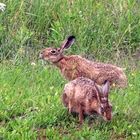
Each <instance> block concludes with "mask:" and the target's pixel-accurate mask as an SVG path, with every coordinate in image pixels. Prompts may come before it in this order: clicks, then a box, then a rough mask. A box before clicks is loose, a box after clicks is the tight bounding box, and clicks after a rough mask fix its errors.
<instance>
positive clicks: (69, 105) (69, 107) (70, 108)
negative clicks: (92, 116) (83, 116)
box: [68, 99, 72, 114]
mask: <svg viewBox="0 0 140 140" xmlns="http://www.w3.org/2000/svg"><path fill="white" fill-rule="evenodd" d="M68 109H69V113H70V114H71V112H72V101H71V99H69V102H68Z"/></svg>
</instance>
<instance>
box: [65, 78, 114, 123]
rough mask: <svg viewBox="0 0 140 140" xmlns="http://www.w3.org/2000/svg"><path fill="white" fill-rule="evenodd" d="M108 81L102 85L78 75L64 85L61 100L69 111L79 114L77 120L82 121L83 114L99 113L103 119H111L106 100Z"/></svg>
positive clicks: (110, 110) (109, 107) (108, 103)
mask: <svg viewBox="0 0 140 140" xmlns="http://www.w3.org/2000/svg"><path fill="white" fill-rule="evenodd" d="M109 85H110V84H109V82H108V81H105V83H104V84H103V86H102V87H100V86H98V85H97V84H96V83H95V82H94V81H93V80H91V79H88V78H85V77H78V78H76V79H75V80H73V81H70V82H69V83H68V84H66V85H65V87H64V91H63V94H62V101H63V104H64V105H65V107H67V108H68V110H69V113H72V112H75V113H78V114H79V121H80V123H83V115H84V114H86V115H92V114H93V113H95V112H96V113H98V114H100V115H101V116H102V117H103V119H104V120H105V121H109V120H111V119H112V106H111V104H110V102H109V100H108V94H109Z"/></svg>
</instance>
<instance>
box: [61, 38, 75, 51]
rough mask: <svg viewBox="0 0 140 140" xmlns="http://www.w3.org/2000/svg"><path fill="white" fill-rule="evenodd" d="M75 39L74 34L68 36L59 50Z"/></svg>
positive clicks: (66, 47)
mask: <svg viewBox="0 0 140 140" xmlns="http://www.w3.org/2000/svg"><path fill="white" fill-rule="evenodd" d="M74 41H75V36H69V37H68V38H67V39H66V40H65V41H64V43H63V44H62V45H61V47H60V50H61V51H62V50H63V49H68V48H69V47H70V46H71V45H72V44H73V43H74Z"/></svg>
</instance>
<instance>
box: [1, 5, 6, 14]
mask: <svg viewBox="0 0 140 140" xmlns="http://www.w3.org/2000/svg"><path fill="white" fill-rule="evenodd" d="M5 6H6V5H5V4H4V3H0V10H1V11H2V12H3V11H4V10H5Z"/></svg>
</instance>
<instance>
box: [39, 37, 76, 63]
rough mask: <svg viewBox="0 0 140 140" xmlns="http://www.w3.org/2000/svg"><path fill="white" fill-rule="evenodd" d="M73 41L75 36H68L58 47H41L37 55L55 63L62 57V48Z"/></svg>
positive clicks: (68, 45)
mask: <svg viewBox="0 0 140 140" xmlns="http://www.w3.org/2000/svg"><path fill="white" fill-rule="evenodd" d="M74 41H75V36H69V37H68V38H67V39H66V40H64V42H63V44H62V45H61V46H60V48H46V49H43V50H42V51H41V52H40V54H39V57H40V58H41V59H43V60H47V61H50V62H53V63H56V62H58V61H59V60H61V59H62V58H63V51H64V49H67V48H69V47H70V46H71V45H72V44H73V43H74Z"/></svg>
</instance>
